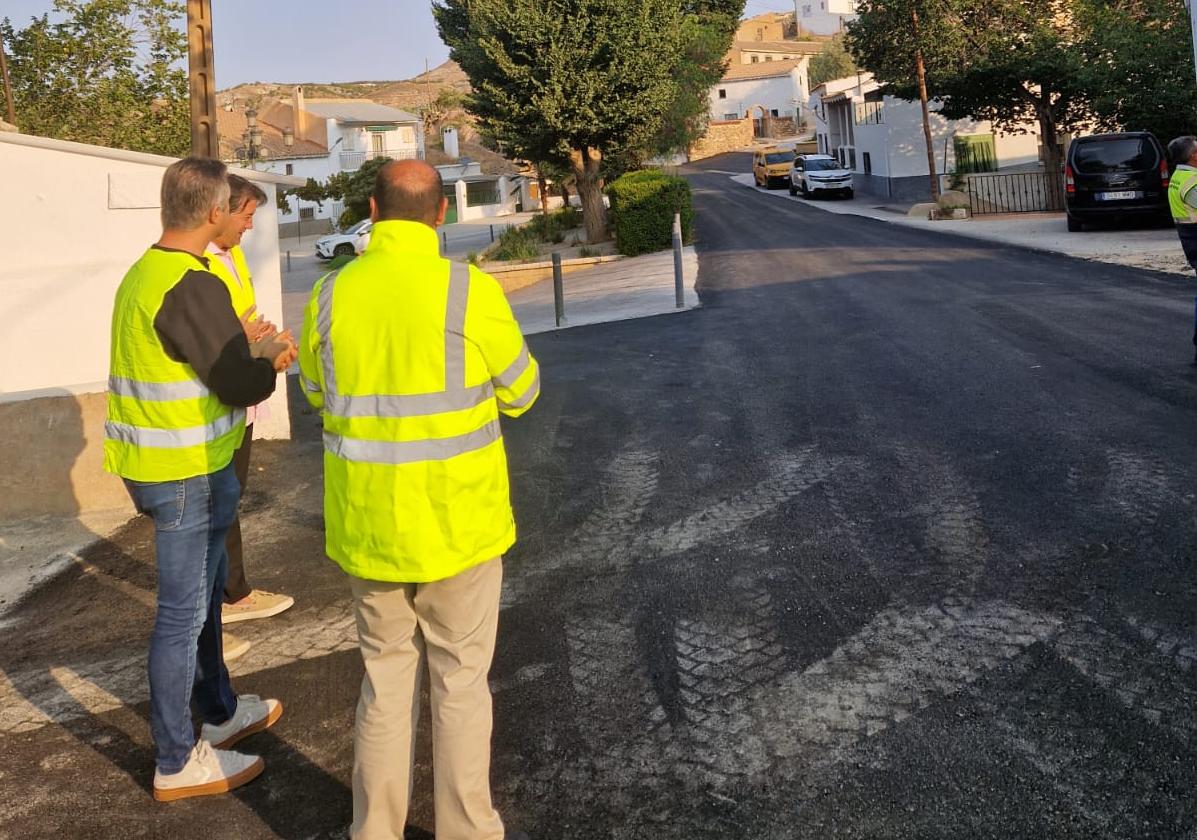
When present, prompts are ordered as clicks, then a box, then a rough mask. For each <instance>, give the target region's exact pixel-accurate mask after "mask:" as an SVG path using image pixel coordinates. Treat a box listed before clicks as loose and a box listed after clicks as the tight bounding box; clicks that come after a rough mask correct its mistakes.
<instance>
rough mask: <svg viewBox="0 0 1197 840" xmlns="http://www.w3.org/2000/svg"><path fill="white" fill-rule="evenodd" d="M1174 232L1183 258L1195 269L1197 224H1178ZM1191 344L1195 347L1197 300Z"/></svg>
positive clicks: (1194, 308)
mask: <svg viewBox="0 0 1197 840" xmlns="http://www.w3.org/2000/svg"><path fill="white" fill-rule="evenodd" d="M1176 233H1177V235H1178V236H1179V237H1180V247H1181V248H1182V249H1183V250H1184V252H1185V259H1187V260H1188V261H1189V265H1191V266H1192V267H1193V270H1194V271H1197V224H1178V225H1177V226H1176ZM1193 346H1195V347H1197V300H1195V301H1194V307H1193Z"/></svg>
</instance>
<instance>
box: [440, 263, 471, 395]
mask: <svg viewBox="0 0 1197 840" xmlns="http://www.w3.org/2000/svg"><path fill="white" fill-rule="evenodd" d="M469 300H470V267H469V266H468V265H465V264H463V263H449V295H448V300H447V301H446V303H445V390H446V391H453V390H456V389H458V388H464V387H465V384H466V379H465V322H466V305H467V304H468V303H469Z"/></svg>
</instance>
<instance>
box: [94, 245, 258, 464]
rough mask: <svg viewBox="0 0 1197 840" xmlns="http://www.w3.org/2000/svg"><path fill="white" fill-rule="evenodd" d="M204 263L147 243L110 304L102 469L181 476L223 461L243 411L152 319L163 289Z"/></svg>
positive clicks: (238, 435) (240, 429)
mask: <svg viewBox="0 0 1197 840" xmlns="http://www.w3.org/2000/svg"><path fill="white" fill-rule="evenodd" d="M203 268H204V264H203V263H202V262H200V261H199V260H198V259H197V258H196V257H194V256H192V255H191V254H186V253H183V252H181V251H167V250H161V249H158V248H151V249H150V250H148V251H146V253H145V255H144V256H142V258H141V259H139V260H138V261H137V262H136V263H134V264H133V267H132V268H130V269H129V272H128V274H126V275H125V278H124V280H122V281H121V285H120V288H118V289H117V292H116V303H115V306H114V307H113V311H112V350H111V356H110V360H109V374H108V420H107V422H106V423H105V424H104V468H105V469H106V470H108V472H111V473H115V474H116V475H119V476H121V477H122V478H128V479H132V480H134V481H151V482H161V481H178V480H181V479H184V478H191V477H193V476H197V475H207V474H208V473H213V472H216V471H217V470H220V469H223V468H224V467H226V466H228V464H229V462H230V461H232V460H233V453H234V452H235V451H236V449H237V447H238V446H240V445H241V439H242V437H243V436H244V433H245V411H244V410H242V409H239V408H231V407H229V406H227V405H225V404H224V403H222V402H221V401H220V400H219V399H218V398H217V396H216V395H215V394H213V393H212V392H211V391H210V390H208V387H207V386H206V385H204V383H203V382H201V381H200V379H199V377H198V376H197V375H196V373H195V369H194V368H192V367H191V365H188V364H185V363H183V362H176V361H175V360H174V359H172V358H171V357H170V356H169V355H167V353H166V349H165V348H164V347H163V346H162V340H161V338H159V336H158V331H157V330H156V329H155V328H154V319H155V318H156V317H157V315H158V311H159V310H160V309H161V308H162V302H163V300H164V299H165V298H166V295H167V293H168V292H169V291H170V290H171V289H173V288H174V287H175V286H176V285H177V284H178V283H179V281H180V280H182V279H183V277H184V275H186V274H187V272H189V271H194V270H197V269H199V270H202V269H203Z"/></svg>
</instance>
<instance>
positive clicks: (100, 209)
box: [0, 135, 290, 437]
mask: <svg viewBox="0 0 1197 840" xmlns="http://www.w3.org/2000/svg"><path fill="white" fill-rule="evenodd" d="M13 138H22V139H24V138H23V136H22V135H0V173H2V175H0V178H2V180H3V183H4V200H3V201H0V231H4V234H3V236H4V248H3V251H4V259H3V260H0V323H3V324H4V329H3V330H0V358H2V359H5V360H6V361H5V363H4V364H3V365H2V366H0V402H11V401H17V400H24V399H31V398H34V397H38V396H43V395H45V394H46V393H49V392H57V393H61V392H63V391H66V392H70V393H74V394H86V393H98V392H102V391H104V390H106V387H107V380H108V361H109V359H108V356H109V335H110V329H111V319H112V303H113V299H114V297H115V294H116V288H117V286H118V285H119V284H120V281H121V279H122V278H123V277H124V275H125V272H126V271H128V269H129V267H130V266H131V265H132V264H133V263H134V262H135V261H136V260H137V259H138V258H139V257H140V256H141V255H142V253H144V252H145V250H146V248H148V247H149V246H150V245H152V244H153V243H154V242H155V241H157V239H158V237H159V235H160V234H161V226H160V223H159V215H158V204H159V199H158V193H159V188H160V185H161V182H162V172H163V169H164V167H165V166H167V165H169V164H170V163H172V162H173V161H172V160H171V159H170V158H163V157H157V156H151V155H134V154H131V153H128V152H125V153H120V152H117V153H115V154H117V155H123V156H124V157H126V158H128V159H121V160H118V159H114V158H111V157H104V156H99V155H98V154H93V153H91V150H94V149H95V147H91V146H84V145H82V144H75V143H62V142H60V141H45V140H42V139H41V138H28V139H29V140H32V141H33V142H40V143H41V144H43V145H50V146H53V148H42V147H37V146H29V145H23V144H22V143H21V142H19V141H14V140H13ZM95 151H97V152H110V151H111V150H95ZM237 171H238V172H239V173H240V174H243V175H246V176H247V177H251V178H252V176H253V174H254V173H250V172H246V171H243V170H237ZM254 180H255V181H256V182H257V183H258V184H259V186H261V187H262V188H263V190H265V192H266V193H267V196H268V200H267V203H266V205H265V206H264V207H263V208H262V209H260V210H259V211H258V214H257V215H256V216H255V218H254V226H255V229H254V231H253V232H251V233H250V234H248V235H247V236H246V239H245V251H246V256H247V258H248V259H249V263H250V268H251V270H252V271H253V274H254V283H255V286H256V290H257V295H258V299H259V307H258V308H259V310H260V311H261V312H263V313H264V314H266V315H267V316H270V317H274V318H281V317H282V276H281V271H280V266H279V251H278V225H277V221H276V219H277V216H276V214H275V209H274V200H275V184H274V183H270V182H263V181H262V180H260V179H254ZM282 385H283V383H282V382H281V381H280V388H279V389H278V391H277V392H276V393H275V395H274V397H272V398H271V401H270V404H271V414H272V417H271V419H270V421H269V422H267V423H263V424H262V425H261V427H260V428H258V427H255V428H258V432H257V435H258V436H259V437H289V435H290V418H289V416H288V412H287V399H286V388H285V387H281V386H282Z"/></svg>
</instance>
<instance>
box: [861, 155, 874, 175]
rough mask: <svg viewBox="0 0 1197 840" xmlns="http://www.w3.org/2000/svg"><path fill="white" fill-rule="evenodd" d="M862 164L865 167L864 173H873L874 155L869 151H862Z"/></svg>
mask: <svg viewBox="0 0 1197 840" xmlns="http://www.w3.org/2000/svg"><path fill="white" fill-rule="evenodd" d="M860 162H861V166H862V167H864V174H866V175H872V174H873V157H872V155H870V154H869V153H868V152H861V154H860Z"/></svg>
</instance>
